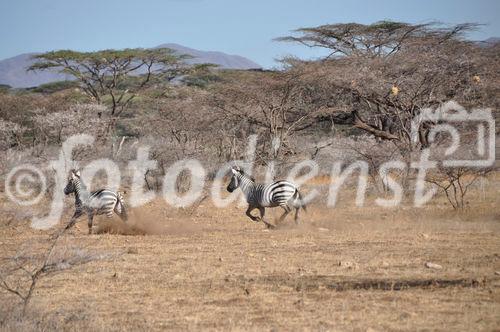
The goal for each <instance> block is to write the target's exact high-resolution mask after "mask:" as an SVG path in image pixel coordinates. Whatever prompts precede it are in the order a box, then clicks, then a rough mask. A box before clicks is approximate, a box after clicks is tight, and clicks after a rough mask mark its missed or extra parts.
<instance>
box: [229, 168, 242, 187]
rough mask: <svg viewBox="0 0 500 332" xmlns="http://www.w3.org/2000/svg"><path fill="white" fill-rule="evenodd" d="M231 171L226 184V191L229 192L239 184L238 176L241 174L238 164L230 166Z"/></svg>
mask: <svg viewBox="0 0 500 332" xmlns="http://www.w3.org/2000/svg"><path fill="white" fill-rule="evenodd" d="M231 173H232V176H231V181H230V182H229V184H228V185H227V191H229V192H230V193H232V192H233V191H235V190H236V188H238V187H239V186H240V180H239V178H238V176H239V175H241V174H243V171H242V170H241V168H239V167H238V166H233V167H231Z"/></svg>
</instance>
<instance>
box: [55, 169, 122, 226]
mask: <svg viewBox="0 0 500 332" xmlns="http://www.w3.org/2000/svg"><path fill="white" fill-rule="evenodd" d="M71 193H75V213H74V214H73V217H71V220H70V222H69V223H68V225H67V226H66V228H65V229H68V228H70V227H72V226H73V225H74V224H75V222H76V220H77V219H78V218H79V217H80V216H81V215H83V213H87V217H88V227H89V234H92V222H93V219H94V216H95V215H99V214H105V215H106V216H107V217H108V218H111V217H112V216H113V212H114V213H116V214H117V215H118V216H119V217H120V218H121V219H122V220H123V221H126V220H127V211H126V210H125V205H124V204H123V197H122V195H121V194H120V193H119V192H116V193H115V192H114V191H111V190H108V189H100V190H97V191H94V192H89V191H88V190H87V187H86V186H85V184H84V183H83V182H82V180H81V178H80V172H79V171H76V170H71V172H70V175H69V177H68V183H67V184H66V187H65V188H64V194H66V195H69V194H71Z"/></svg>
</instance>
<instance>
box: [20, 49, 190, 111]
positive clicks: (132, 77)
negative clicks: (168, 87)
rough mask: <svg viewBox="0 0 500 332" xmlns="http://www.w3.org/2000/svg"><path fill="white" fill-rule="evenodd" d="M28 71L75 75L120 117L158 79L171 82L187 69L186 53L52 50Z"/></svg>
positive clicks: (136, 50)
mask: <svg viewBox="0 0 500 332" xmlns="http://www.w3.org/2000/svg"><path fill="white" fill-rule="evenodd" d="M34 58H35V59H37V62H35V63H34V64H33V65H32V66H31V67H29V69H28V70H47V69H53V68H56V69H60V71H61V72H63V73H67V74H70V75H72V76H74V77H75V78H76V79H77V80H78V81H79V82H80V85H81V88H82V90H83V91H84V92H85V94H87V95H88V96H89V97H90V98H91V99H93V100H95V101H96V102H97V103H98V104H101V103H104V102H105V101H108V102H109V104H110V109H111V116H112V117H113V118H116V117H118V116H119V115H120V114H121V113H122V112H123V111H124V110H125V109H126V108H127V106H129V104H130V103H131V101H132V100H133V99H134V98H135V97H136V96H137V94H138V92H139V91H141V90H142V89H144V88H146V87H147V86H148V85H149V84H151V83H152V82H153V81H154V79H156V80H166V81H171V80H172V79H174V78H175V77H177V76H178V75H180V74H181V73H183V72H184V71H185V70H186V65H185V63H184V62H183V60H184V59H186V58H187V56H186V55H178V54H176V53H175V51H174V50H171V49H168V48H156V49H140V48H136V49H124V50H103V51H97V52H76V51H71V50H62V51H52V52H47V53H43V54H39V55H35V56H34Z"/></svg>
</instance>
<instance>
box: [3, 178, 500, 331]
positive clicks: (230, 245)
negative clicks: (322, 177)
mask: <svg viewBox="0 0 500 332" xmlns="http://www.w3.org/2000/svg"><path fill="white" fill-rule="evenodd" d="M497 188H498V187H497V186H496V185H495V186H493V187H492V189H491V191H490V192H488V193H487V194H486V195H483V194H481V193H480V192H477V193H476V194H473V195H472V198H473V199H474V201H471V204H470V208H469V209H468V211H466V212H465V213H460V214H456V213H453V212H452V211H451V210H450V208H449V207H448V206H446V205H444V202H441V201H437V202H435V203H434V204H433V205H431V206H429V207H426V208H424V209H414V208H400V209H397V210H384V209H382V208H377V207H373V206H372V204H371V202H370V201H368V202H367V207H365V208H361V209H358V208H354V207H350V204H349V203H348V200H349V197H344V200H343V201H341V202H340V204H339V206H338V207H337V208H335V209H325V208H324V205H323V204H317V205H313V206H311V207H310V209H309V212H308V214H306V215H303V223H302V224H301V225H300V226H298V227H295V226H293V222H292V221H291V220H290V221H288V223H287V224H286V225H283V226H282V227H279V228H278V229H277V230H266V229H265V228H264V227H263V225H262V224H258V223H253V222H251V221H249V220H247V219H246V217H245V216H244V208H241V207H237V206H231V207H230V208H226V209H224V210H220V209H212V208H210V202H208V201H206V202H203V203H202V205H201V206H200V207H199V208H198V209H197V210H195V211H191V210H190V211H175V210H173V209H172V208H168V207H167V206H166V205H165V204H164V203H163V202H162V201H155V202H154V203H151V204H150V205H149V206H148V207H149V208H151V207H154V210H155V212H147V211H148V210H147V208H142V209H140V210H136V211H134V213H133V218H132V219H133V223H135V224H136V226H140V227H142V228H143V229H145V230H146V231H147V232H149V233H156V234H153V235H152V234H149V235H122V234H110V233H101V234H95V235H90V236H88V235H87V234H86V232H87V226H86V221H85V220H84V219H82V220H81V221H80V222H79V223H78V224H77V226H76V227H75V228H74V229H72V230H71V231H70V233H69V234H67V235H65V236H64V237H63V238H61V239H60V242H59V245H58V246H59V247H60V248H65V249H64V250H68V249H67V248H73V249H74V248H78V250H83V251H87V252H92V253H101V254H103V255H104V256H103V257H101V258H102V259H99V260H97V261H92V262H90V263H87V264H84V265H79V266H76V267H74V268H72V269H68V270H64V271H61V272H58V273H57V274H54V275H51V276H48V277H46V278H43V279H41V281H40V283H39V285H38V287H37V288H36V290H35V293H34V296H33V300H32V302H31V303H30V304H29V307H28V313H27V317H26V318H25V319H24V320H19V303H20V302H19V300H18V298H16V296H14V295H11V294H9V293H7V292H5V291H3V290H1V289H0V303H1V305H0V329H3V330H18V329H38V330H44V329H53V328H59V329H65V330H70V329H74V328H76V329H77V330H82V329H92V330H122V329H128V330H137V329H153V330H160V329H173V330H186V329H187V330H199V329H211V330H259V331H261V330H357V331H368V330H369V331H382V330H411V331H414V330H490V331H491V330H499V329H500V208H499V203H500V200H499V195H498V189H497ZM2 204H4V203H2ZM67 212H68V213H69V212H70V211H67ZM190 213H192V214H191V215H190ZM67 216H68V214H66V217H67ZM97 223H99V220H98V222H97ZM116 223H117V222H116ZM99 225H100V229H101V231H103V230H105V229H106V225H105V222H100V223H99ZM114 229H115V230H116V227H115V228H114ZM46 238H47V232H43V231H35V230H32V229H31V228H29V226H28V225H27V223H26V222H23V223H21V222H15V221H14V222H10V223H8V224H6V223H4V224H3V225H2V226H1V227H0V246H1V249H2V251H1V256H2V258H7V257H11V256H13V255H15V254H16V252H19V250H20V248H25V249H26V248H28V249H27V250H37V249H36V248H37V245H35V244H33V243H40V242H43V241H44V239H46ZM40 250H41V249H40ZM61 250H63V249H61ZM426 262H433V263H436V264H439V265H441V266H442V269H429V268H426V267H425V263H426Z"/></svg>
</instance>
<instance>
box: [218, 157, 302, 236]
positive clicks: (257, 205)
mask: <svg viewBox="0 0 500 332" xmlns="http://www.w3.org/2000/svg"><path fill="white" fill-rule="evenodd" d="M231 172H232V173H233V175H232V177H231V182H229V185H228V186H227V191H229V192H233V191H234V190H236V188H241V191H243V194H244V195H245V198H246V200H247V203H248V209H247V211H246V215H247V216H248V217H250V219H252V220H253V221H262V222H263V223H264V224H266V226H267V227H268V228H274V226H273V225H272V224H270V223H268V222H267V221H265V220H264V214H265V208H266V207H277V206H281V207H282V208H283V210H285V211H284V212H283V214H282V215H281V217H280V218H279V221H278V222H282V221H283V220H284V219H285V217H286V216H287V215H288V214H289V213H290V212H291V211H292V209H295V223H298V217H299V210H300V208H302V209H304V211H306V205H305V204H304V202H303V200H302V196H301V195H300V192H299V189H298V188H297V186H296V185H294V184H293V183H291V182H288V181H276V182H273V183H271V184H262V183H255V179H253V178H252V177H251V176H249V175H248V174H245V172H244V171H243V170H242V169H241V168H239V167H238V166H234V167H232V168H231ZM254 209H259V212H260V218H259V217H255V216H253V215H252V214H251V212H252V211H253V210H254Z"/></svg>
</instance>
